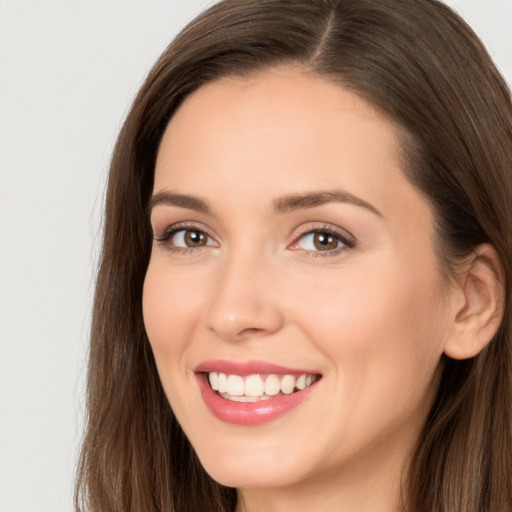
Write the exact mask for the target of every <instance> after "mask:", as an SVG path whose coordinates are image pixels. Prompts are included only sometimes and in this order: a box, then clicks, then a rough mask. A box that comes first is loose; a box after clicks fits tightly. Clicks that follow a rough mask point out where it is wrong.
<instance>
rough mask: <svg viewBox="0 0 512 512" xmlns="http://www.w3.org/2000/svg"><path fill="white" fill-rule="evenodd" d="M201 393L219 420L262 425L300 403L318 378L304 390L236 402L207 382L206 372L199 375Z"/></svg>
mask: <svg viewBox="0 0 512 512" xmlns="http://www.w3.org/2000/svg"><path fill="white" fill-rule="evenodd" d="M197 377H198V382H199V387H200V389H201V395H202V396H203V400H204V401H205V403H206V406H207V407H208V409H209V410H210V412H211V413H212V414H213V415H214V416H215V417H216V418H218V419H219V420H221V421H223V422H225V423H232V424H235V425H245V426H252V425H261V424H262V423H268V422H269V421H273V420H276V419H278V418H280V417H281V416H283V415H284V414H286V413H287V412H289V411H291V410H292V409H294V408H295V407H297V406H298V405H300V404H301V403H302V402H304V400H306V398H308V397H309V395H310V394H311V393H312V391H313V390H314V388H315V387H316V384H317V383H318V380H317V381H315V382H313V384H311V385H310V386H308V387H307V388H306V389H303V390H302V391H296V392H295V393H291V394H290V395H280V396H276V397H274V398H269V399H268V400H260V401H259V402H235V401H232V400H227V399H225V398H222V397H220V396H219V395H218V394H217V393H216V392H215V391H213V389H212V388H211V387H210V385H209V384H208V382H207V377H206V374H204V373H201V374H198V375H197Z"/></svg>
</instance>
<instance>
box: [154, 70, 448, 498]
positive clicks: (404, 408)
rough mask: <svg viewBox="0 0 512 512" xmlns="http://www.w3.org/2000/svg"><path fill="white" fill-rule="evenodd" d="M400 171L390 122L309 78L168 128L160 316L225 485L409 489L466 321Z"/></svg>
mask: <svg viewBox="0 0 512 512" xmlns="http://www.w3.org/2000/svg"><path fill="white" fill-rule="evenodd" d="M400 165H401V161H400V151H399V146H398V141H397V135H396V130H395V128H394V126H393V125H392V124H391V123H390V122H389V121H388V120H386V119H385V118H384V117H383V116H382V115H379V114H378V113H377V112H376V111H375V110H374V109H372V108H371V107H370V106H369V105H368V104H367V103H365V102H364V101H362V100H361V99H360V98H358V97H357V96H356V95H354V94H353V93H351V92H348V91H347V90H345V89H343V88H341V87H340V86H338V85H335V84H333V83H331V82H328V81H326V80H323V79H321V78H317V77H314V76H312V75H307V74H306V73H304V72H301V71H299V70H295V69H292V68H281V69H276V70H273V71H271V72H267V73H265V74H261V75H258V76H255V77H253V78H250V79H222V80H219V81H217V82H214V83H211V84H209V85H206V86H203V87H202V88H200V89H199V90H198V91H196V92H195V93H194V94H193V95H191V96H190V97H189V98H188V99H187V100H186V101H185V102H184V104H183V105H182V106H181V108H180V109H179V110H178V112H177V113H176V115H175V116H174V117H173V118H172V120H171V122H170V123H169V126H168V127H167V129H166V132H165V134H164V137H163V140H162V142H161V146H160V148H159V152H158V158H157V163H156V170H155V185H154V191H153V193H154V195H153V199H152V203H151V206H152V211H151V224H152V227H153V231H154V236H155V241H154V244H153V249H152V253H151V260H150V263H149V268H148V271H147V276H146V280H145V286H144V320H145V325H146V329H147V333H148V336H149V340H150V342H151V346H152V348H153V351H154V355H155V359H156V363H157V367H158V371H159V375H160V378H161V380H162V384H163V387H164V389H165V392H166V394H167V396H168V399H169V401H170V404H171V406H172V409H173V411H174V413H175V415H176V417H177V419H178V421H179V423H180V425H181V426H182V428H183V430H184V431H185V433H186V435H187V436H188V438H189V440H190V442H191V443H192V445H193V447H194V448H195V450H196V452H197V454H198V456H199V458H200V460H201V462H202V464H203V465H204V467H205V469H206V470H207V471H208V472H209V473H210V474H211V475H212V477H213V478H214V479H216V480H218V481H219V482H220V483H223V484H225V485H230V486H235V487H239V488H256V487H258V488H264V487H287V486H292V487H293V485H295V484H299V483H300V484H301V485H304V484H305V483H306V482H310V483H313V482H322V481H323V482H325V481H326V479H328V478H334V477H335V478H338V479H339V478H343V477H346V478H349V479H351V478H353V477H357V476H358V475H359V476H361V477H363V478H365V479H369V481H371V479H372V478H375V479H377V480H378V479H379V478H380V479H386V478H390V477H391V478H393V477H394V476H397V477H399V472H400V469H401V467H402V465H403V464H404V461H405V459H406V457H407V455H408V453H409V452H410V450H411V449H412V447H413V445H414V442H415V440H416V439H417V437H418V435H419V431H420V429H421V427H422V425H423V423H424V421H425V419H426V415H427V414H428V411H429V408H430V406H431V404H432V400H433V397H434V394H435V392H436V387H437V382H438V373H439V372H438V371H437V370H438V369H439V362H440V357H441V354H442V353H443V347H444V344H445V342H446V340H447V338H448V336H449V334H450V325H451V324H450V307H447V305H448V304H449V301H450V289H449V287H448V285H447V284H446V283H444V282H443V280H442V278H441V274H440V272H439V269H438V262H437V260H436V256H435V254H434V250H433V222H432V212H431V209H430V207H429V205H428V204H427V201H426V200H425V198H424V197H423V196H422V195H421V193H419V192H418V191H417V190H416V189H415V188H414V187H413V186H412V185H411V184H410V183H409V182H408V181H407V180H406V179H405V177H404V173H403V171H402V169H401V167H400ZM209 378H210V379H211V381H212V385H213V387H214V388H219V387H220V388H221V389H220V391H218V390H217V391H215V390H213V389H212V387H211V385H210V384H209V383H208V379H209ZM220 392H222V393H220ZM219 393H220V394H219ZM249 395H250V396H249Z"/></svg>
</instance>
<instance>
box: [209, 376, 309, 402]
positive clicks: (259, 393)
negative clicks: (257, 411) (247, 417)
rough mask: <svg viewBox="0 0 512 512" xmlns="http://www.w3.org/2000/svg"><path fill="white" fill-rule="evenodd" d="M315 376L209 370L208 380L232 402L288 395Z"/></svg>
mask: <svg viewBox="0 0 512 512" xmlns="http://www.w3.org/2000/svg"><path fill="white" fill-rule="evenodd" d="M316 378H317V376H316V375H311V374H309V375H308V374H302V375H299V376H296V375H291V374H285V375H278V374H275V373H272V374H270V375H260V374H255V375H247V376H241V375H226V374H225V373H218V372H209V373H208V382H209V383H210V387H211V388H212V390H213V391H216V392H217V393H218V394H219V396H221V397H222V398H224V399H226V400H231V401H234V402H257V401H261V400H269V399H271V398H272V397H275V396H283V395H290V394H292V393H296V392H297V391H302V390H304V389H306V388H307V387H309V386H311V384H313V382H315V380H316Z"/></svg>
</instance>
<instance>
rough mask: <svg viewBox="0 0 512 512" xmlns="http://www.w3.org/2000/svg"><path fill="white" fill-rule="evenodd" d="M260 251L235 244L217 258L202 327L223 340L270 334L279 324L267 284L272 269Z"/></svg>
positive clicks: (272, 295) (273, 272)
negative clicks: (213, 287)
mask: <svg viewBox="0 0 512 512" xmlns="http://www.w3.org/2000/svg"><path fill="white" fill-rule="evenodd" d="M263 253H264V251H262V250H255V249H254V248H251V247H249V246H247V247H239V248H237V249H236V250H235V249H233V250H231V251H230V252H229V253H228V254H225V255H223V256H222V257H221V259H222V260H221V261H219V266H218V275H217V279H216V283H215V289H214V290H211V295H210V297H211V298H210V302H209V305H208V308H207V312H206V327H207V328H208V329H209V330H210V331H213V332H215V333H216V334H217V335H218V336H219V337H221V338H223V339H225V340H229V341H237V340H241V339H244V338H248V337H257V336H264V335H265V334H271V333H273V332H276V331H277V330H278V329H279V328H280V327H281V325H282V323H283V317H282V312H281V310H280V308H279V304H278V302H277V301H276V297H275V293H273V292H275V290H273V287H272V284H271V283H272V282H273V275H274V274H275V270H274V269H273V265H272V263H271V261H270V259H269V258H268V256H265V255H264V254H263Z"/></svg>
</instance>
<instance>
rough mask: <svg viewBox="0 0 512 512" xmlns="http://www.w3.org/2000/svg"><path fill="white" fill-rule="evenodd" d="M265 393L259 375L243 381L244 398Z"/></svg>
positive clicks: (263, 384)
mask: <svg viewBox="0 0 512 512" xmlns="http://www.w3.org/2000/svg"><path fill="white" fill-rule="evenodd" d="M264 392H265V383H264V382H263V380H262V379H261V378H260V376H259V375H250V376H249V377H247V379H246V380H245V387H244V395H245V396H261V395H263V394H264Z"/></svg>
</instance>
